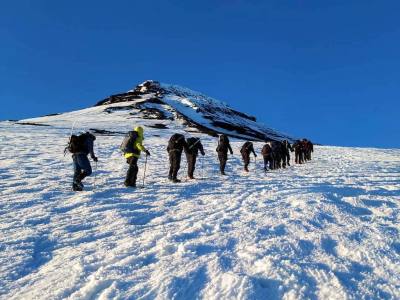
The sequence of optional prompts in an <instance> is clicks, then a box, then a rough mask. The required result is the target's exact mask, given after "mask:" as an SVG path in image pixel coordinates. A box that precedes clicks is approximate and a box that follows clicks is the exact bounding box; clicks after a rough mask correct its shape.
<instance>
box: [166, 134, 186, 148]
mask: <svg viewBox="0 0 400 300" xmlns="http://www.w3.org/2000/svg"><path fill="white" fill-rule="evenodd" d="M182 140H185V137H184V136H183V135H182V134H179V133H174V134H173V135H172V136H171V137H170V139H169V141H168V147H167V150H168V151H170V150H174V149H178V148H179V147H178V145H179V144H181V143H182Z"/></svg>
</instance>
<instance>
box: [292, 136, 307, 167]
mask: <svg viewBox="0 0 400 300" xmlns="http://www.w3.org/2000/svg"><path fill="white" fill-rule="evenodd" d="M293 148H294V155H295V162H296V164H302V163H304V156H303V151H304V147H303V142H302V141H300V140H297V141H296V142H295V143H294V144H293Z"/></svg>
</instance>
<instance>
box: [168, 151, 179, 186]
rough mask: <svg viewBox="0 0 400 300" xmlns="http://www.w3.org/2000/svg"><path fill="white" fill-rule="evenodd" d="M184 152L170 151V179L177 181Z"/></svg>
mask: <svg viewBox="0 0 400 300" xmlns="http://www.w3.org/2000/svg"><path fill="white" fill-rule="evenodd" d="M181 157H182V151H177V150H171V151H169V173H168V179H171V180H174V179H177V176H178V171H179V169H180V167H181Z"/></svg>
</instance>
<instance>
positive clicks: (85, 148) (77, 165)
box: [65, 126, 314, 191]
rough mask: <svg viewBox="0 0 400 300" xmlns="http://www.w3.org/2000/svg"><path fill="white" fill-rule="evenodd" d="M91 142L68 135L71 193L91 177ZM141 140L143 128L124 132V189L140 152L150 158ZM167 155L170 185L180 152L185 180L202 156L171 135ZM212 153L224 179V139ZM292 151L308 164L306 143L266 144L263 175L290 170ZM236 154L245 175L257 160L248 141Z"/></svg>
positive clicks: (132, 179) (89, 137)
mask: <svg viewBox="0 0 400 300" xmlns="http://www.w3.org/2000/svg"><path fill="white" fill-rule="evenodd" d="M95 140H96V137H95V136H94V135H93V134H91V133H90V132H85V133H83V134H81V135H78V136H77V135H71V137H70V140H69V143H68V146H67V148H66V150H69V152H71V153H72V159H73V164H74V176H73V183H72V189H73V190H74V191H82V190H83V184H82V180H83V179H84V178H85V177H86V176H90V175H91V174H92V167H91V165H90V162H89V159H88V157H87V156H88V155H89V154H90V156H91V158H92V159H93V160H94V161H95V162H97V157H96V156H95V154H94V151H93V143H94V141H95ZM143 140H144V132H143V128H142V127H140V126H138V127H136V128H135V129H134V130H133V131H130V132H128V134H127V135H126V136H125V138H124V140H123V142H122V144H121V146H120V149H121V151H122V152H123V154H124V157H125V159H126V162H127V163H128V165H129V167H128V171H127V173H126V177H125V182H124V184H125V186H126V187H136V180H137V174H138V171H139V168H138V164H137V163H138V160H139V158H140V155H141V152H144V153H145V154H146V162H147V156H150V152H149V151H148V150H147V149H146V148H145V147H144V146H143ZM66 150H65V151H66ZM167 151H168V155H169V165H170V167H169V173H168V179H169V180H170V181H172V182H174V183H177V182H180V180H179V179H178V171H179V169H180V164H181V158H182V153H183V152H185V155H186V161H187V166H188V168H187V176H188V178H189V179H194V171H195V167H196V160H197V156H198V155H199V152H200V153H201V155H202V156H204V155H205V152H204V148H203V145H202V144H201V142H200V139H199V138H196V137H190V138H188V139H185V137H184V135H182V134H179V133H175V134H173V135H172V136H171V138H170V139H169V141H168V146H167ZM216 151H217V153H218V160H219V168H220V173H221V175H226V174H225V167H226V163H227V161H228V152H230V154H231V155H233V151H232V147H231V145H230V142H229V138H228V136H227V135H225V134H221V135H220V136H219V139H218V146H217V148H216ZM293 151H294V153H295V162H296V163H298V164H302V163H304V162H306V161H308V160H311V153H312V152H313V151H314V146H313V144H312V143H311V142H310V141H309V140H307V139H303V140H297V141H296V142H295V143H294V144H293V145H291V144H290V143H289V142H288V141H287V140H284V141H282V142H280V141H270V142H267V143H266V144H265V145H264V146H263V148H262V150H261V155H262V156H263V158H264V171H265V172H267V170H268V169H270V170H275V169H279V168H286V166H290V152H293ZM240 153H241V156H242V159H243V163H244V171H245V172H249V169H248V166H249V164H250V155H251V153H253V155H254V157H257V154H256V152H255V151H254V146H253V143H252V142H249V141H247V142H245V143H244V144H243V146H242V148H241V149H240Z"/></svg>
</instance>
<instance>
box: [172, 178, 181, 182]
mask: <svg viewBox="0 0 400 300" xmlns="http://www.w3.org/2000/svg"><path fill="white" fill-rule="evenodd" d="M172 182H173V183H178V182H181V181H180V180H179V179H178V178H172Z"/></svg>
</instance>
